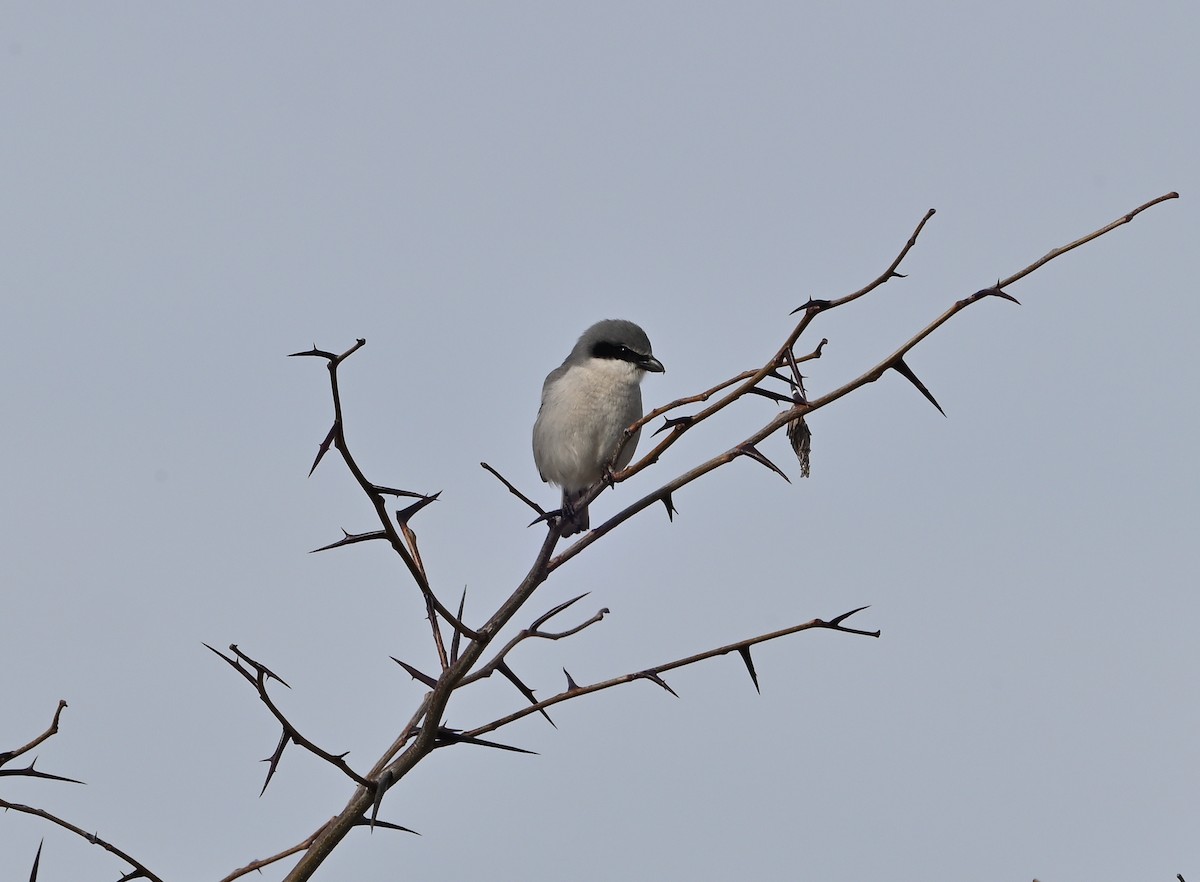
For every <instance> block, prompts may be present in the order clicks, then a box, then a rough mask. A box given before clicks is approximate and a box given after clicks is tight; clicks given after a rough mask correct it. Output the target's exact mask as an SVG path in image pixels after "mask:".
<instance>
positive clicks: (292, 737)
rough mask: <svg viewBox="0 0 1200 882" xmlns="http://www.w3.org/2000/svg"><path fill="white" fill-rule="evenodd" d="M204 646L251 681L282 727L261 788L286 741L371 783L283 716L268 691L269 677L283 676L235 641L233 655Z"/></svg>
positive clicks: (361, 781)
mask: <svg viewBox="0 0 1200 882" xmlns="http://www.w3.org/2000/svg"><path fill="white" fill-rule="evenodd" d="M204 646H205V647H206V648H207V649H209V650H210V651H211V652H212V653H213V654H214V655H216V656H217V657H218V658H220V659H221V660H222V661H224V662H225V663H226V664H228V665H229V666H230V667H231V668H233V669H234V670H235V671H237V672H238V674H240V675H241V677H242V679H244V680H246V682H248V683H250V685H252V686H253V687H254V689H255V691H256V692H257V693H258V698H259V700H260V701H261V702H262V703H263V704H264V705H265V706H266V708H267V710H269V711H270V712H271V716H273V717H274V718H275V720H276V722H278V723H279V725H280V726H282V727H283V735H282V736H281V737H280V740H279V744H278V746H277V747H276V748H275V752H274V753H273V754H272V755H271V756H270V757H268V759H267V762H268V763H269V764H270V765H269V766H268V769H267V780H266V782H265V783H264V784H263V791H265V790H266V789H267V784H269V783H270V781H271V777H272V776H273V775H274V774H275V769H276V767H277V766H278V765H279V760H280V758H281V757H282V756H283V751H284V748H285V747H287V743H288V742H289V741H290V742H291V743H293V744H296V745H299V746H300V747H303V748H304V749H305V750H307V751H308V752H309V753H311V754H312V755H313V756H316V757H319V758H320V759H323V760H324V761H325V762H327V763H329V764H330V765H331V766H333V767H334V768H336V769H337V770H338V771H340V772H341V773H342V774H344V775H345V776H346V777H348V778H350V779H351V780H353V781H355V782H356V783H358V784H360V785H362V786H364V787H371V786H373V785H372V784H371V782H370V781H369V780H367V779H366V778H365V777H363V776H362V775H360V774H359V773H358V772H356V771H354V769H352V768H350V766H349V765H348V764H347V763H346V759H345V757H346V754H344V753H341V754H332V753H330V752H329V751H327V750H324V749H323V748H321V747H318V746H317V745H316V744H314V743H313V742H312V741H310V740H309V739H308V738H306V737H305V736H304V735H303V734H301V732H300V730H299V729H298V728H296V726H295V724H293V723H292V722H291V720H289V719H288V718H287V717H286V716H285V715H284V713H283V711H281V710H280V709H279V706H278V705H276V704H275V701H274V699H272V698H271V695H270V693H269V692H268V691H267V681H268V679H275V680H279V682H280V683H283V684H284V685H285V686H286V685H287V684H286V683H284V681H283V680H282V678H280V677H278V676H276V675H275V674H274V673H272V672H271V670H270V669H269V668H268V667H267V666H266V665H264V664H262V663H261V662H257V661H255V660H254V659H252V658H250V656H248V655H246V654H245V653H244V652H242V651H241V650H240V649H238V647H237V644H230V646H229V650H230V652H232V653H233V654H234V656H235V657H233V658H231V657H230V656H227V655H225V654H224V653H223V652H221V651H220V650H217V649H213V647H211V646H209V645H208V644H207V643H205V644H204ZM242 661H244V662H246V664H248V665H250V667H251V668H253V669H254V671H253V673H251V671H249V670H247V669H246V668H245V667H243V666H242V664H241V662H242Z"/></svg>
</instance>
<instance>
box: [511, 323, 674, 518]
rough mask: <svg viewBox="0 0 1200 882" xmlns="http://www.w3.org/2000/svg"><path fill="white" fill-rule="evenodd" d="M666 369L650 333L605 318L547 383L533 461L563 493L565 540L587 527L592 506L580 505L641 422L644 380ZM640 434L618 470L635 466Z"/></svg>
mask: <svg viewBox="0 0 1200 882" xmlns="http://www.w3.org/2000/svg"><path fill="white" fill-rule="evenodd" d="M664 370H665V368H664V367H663V366H662V362H660V361H659V360H658V359H657V358H655V357H654V355H653V354H652V353H651V351H650V339H649V338H648V337H647V336H646V332H645V331H643V330H642V329H641V328H639V327H638V326H637V325H635V324H634V323H633V322H627V321H625V320H623V319H605V320H604V321H602V322H597V323H596V324H594V325H592V326H591V327H590V328H588V329H587V330H586V331H584V332H583V335H582V336H581V337H580V338H579V341H578V342H577V343H576V344H575V348H574V349H572V350H571V354H570V355H568V356H567V360H566V361H564V362H563V363H562V364H561V365H560V366H558V367H556V368H555V369H554V370H552V371H551V372H550V374H549V375H548V376H547V377H546V382H545V383H544V384H543V385H542V406H541V409H540V410H538V415H537V422H535V423H534V424H533V461H534V463H535V464H536V465H537V469H538V473H539V474H540V475H541V476H542V480H543V481H546V482H547V483H550V484H557V485H558V486H559V487H562V491H563V496H562V524H563V530H562V535H564V536H573V535H575V534H576V533H581V532H583V531H584V530H586V529H588V511H587V506H586V505H579V506H577V505H576V500H577V499H578V498H579V497H580V496H581V495H582V494H583V491H585V490H586V489H587V488H588V487H590V486H591V485H592V484H595V483H596V482H597V481H599V480H600V479H601V478H602V477H604V471H605V468H604V467H605V466H606V465H608V462H609V460H611V459H612V457H613V454H614V453H616V452H617V445H619V444H620V443H621V440H622V438H623V436H624V432H625V430H626V429H627V428H629V427H630V426H631V425H633V423H635V422H636V421H637V420H640V419H641V418H642V390H641V382H642V377H643V376H645V375H646V372H647V371H653V372H655V373H661V372H662V371H664ZM640 434H641V430H640V429H639V430H638V431H637V432H635V433H634V434H633V436H632V437H631V438H630V439H629V443H628V444H626V445H625V447H624V448H623V449H622V450H621V455H620V456H619V457H618V458H617V461H616V462H615V463H614V468H616V469H623V468H625V466H627V465H629V461H630V460H631V459H633V451H634V448H636V447H637V442H638V435H640Z"/></svg>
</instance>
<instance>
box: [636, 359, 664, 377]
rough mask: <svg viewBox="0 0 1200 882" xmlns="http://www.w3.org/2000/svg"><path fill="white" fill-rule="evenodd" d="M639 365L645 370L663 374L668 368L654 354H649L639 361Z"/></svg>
mask: <svg viewBox="0 0 1200 882" xmlns="http://www.w3.org/2000/svg"><path fill="white" fill-rule="evenodd" d="M638 367H640V368H641V369H642V370H644V371H649V372H650V373H652V374H661V373H664V372H666V370H667V369H666V368H665V367H663V365H662V362H661V361H659V360H658V359H657V358H655V357H654V356H653V355H648V356H646V357H645V358H643V359H642V360H641V361H639V362H638Z"/></svg>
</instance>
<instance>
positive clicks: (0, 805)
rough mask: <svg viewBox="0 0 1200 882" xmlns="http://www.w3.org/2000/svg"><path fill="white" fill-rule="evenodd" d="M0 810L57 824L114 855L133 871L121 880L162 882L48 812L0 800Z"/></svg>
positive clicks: (114, 848) (110, 846)
mask: <svg viewBox="0 0 1200 882" xmlns="http://www.w3.org/2000/svg"><path fill="white" fill-rule="evenodd" d="M0 809H11V810H12V811H14V812H21V813H23V814H26V815H35V816H36V817H39V818H42V819H43V820H46V821H49V822H50V823H52V824H57V825H58V826H59V827H62V828H63V829H64V830H70V831H71V832H72V833H74V834H75V835H76V836H78V837H79V838H81V839H86V840H87V841H88V842H90V843H91V844H92V845H98V846H99V847H100V848H103V849H104V850H105V851H107V852H108V853H109V854H111V855H115V856H116V857H118V858H120V859H121V860H123V861H125V863H127V864H129V866H131V867H133V871H132V872H130V873H126V874H125V875H124V876H123V877H122V879H147V880H149V882H163V879H162V877H161V876H158V875H156V874H155V873H152V872H151V871H150V870H149V869H148V868H147V867H146V865H145V864H143V863H142V862H141V861H138V860H135V859H134V858H132V857H130V856H129V854H128V853H126V852H124V851H122V850H121V849H119V848H117V846H115V845H113V844H112V843H111V842H109V841H107V840H106V839H101V838H100V835H99V834H97V833H89V832H87V831H86V830H84V829H83V828H81V827H76V826H75V825H74V824H72V823H70V822H68V821H64V820H63V819H62V818H60V817H58V816H57V815H53V814H51V813H50V812H48V811H46V810H45V809H40V808H34V807H33V806H28V805H21V804H20V803H16V802H9V801H8V800H6V799H0Z"/></svg>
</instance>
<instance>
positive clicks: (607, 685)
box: [464, 606, 880, 737]
mask: <svg viewBox="0 0 1200 882" xmlns="http://www.w3.org/2000/svg"><path fill="white" fill-rule="evenodd" d="M866 608H867V607H865V606H860V607H858V609H852V610H850V611H849V612H845V613H842V614H841V615H840V616H837V617H836V618H833V619H830V620H829V621H825V620H824V619H813V620H812V621H810V622H804V623H802V624H799V625H793V626H792V627H790V628H783V629H782V630H779V631H772V632H771V633H769V634H760V635H758V636H757V637H749V638H747V639H745V640H739V641H737V642H736V643H728V644H726V645H725V646H718V647H717V648H716V649H708V650H705V651H704V652H698V653H696V654H695V655H689V656H687V657H686V658H680V659H676V660H675V661H669V662H665V663H663V664H660V665H655V666H654V667H652V668H646V669H644V670H641V671H634V672H632V673H629V674H622V675H621V676H619V677H613V678H612V679H609V680H602V681H600V682H598V683H593V684H591V685H590V686H578V685H575V686H569V687H568V688H567V689H566V690H565V691H563V692H560V693H558V695H554V696H551V697H550V698H547V699H546V700H544V701H539V702H537V703H536V704H532V705H530V706H529V707H523V708H521V709H520V710H517V711H514V712H513V713H511V714H509V715H507V716H504V717H501V718H500V719H498V720H493V721H492V722H490V723H485V724H484V725H482V726H477V727H476V728H474V729H471V730H470V731H468V732H465V733H464V734H465V735H469V736H472V737H477V736H479V735H485V734H487V733H488V732H494V731H496V730H497V729H499V728H501V727H502V726H507V725H508V724H509V723H513V722H516V721H517V720H519V719H521V718H522V717H527V716H529V715H530V714H532V713H537V712H539V711H543V710H545V709H546V708H548V707H552V706H554V705H556V704H559V703H560V702H563V701H568V700H570V699H572V698H578V697H579V696H581V695H590V694H591V693H593V692H600V691H602V690H604V689H611V688H613V687H614V686H621V685H623V684H625V683H632V682H633V681H634V680H645V679H651V680H653V679H655V678H659V679H658V680H656V682H659V684H660V685H662V686H663V687H664V688H668V687H666V686H665V684H663V683H661V676H662V674H664V673H666V672H667V671H673V670H675V669H676V668H683V667H687V666H688V665H694V664H696V663H698V662H702V661H704V660H706V659H710V658H715V657H716V656H719V655H727V654H728V653H730V652H738V653H740V652H741V651H742V650H744V649H749V648H750V647H751V646H756V645H757V644H759V643H766V642H767V641H769V640H778V639H779V638H780V637H786V636H788V635H789V634H797V633H799V632H800V631H811V630H813V629H824V630H828V631H840V632H842V633H843V634H859V635H862V636H864V637H878V636H879V633H880V632H879V631H864V630H861V629H859V628H848V627H846V626H844V625H843V624H842V622H844V621H846V619H848V618H850V616H852V615H854V614H855V613H860V612H862V611H863V610H864V609H866ZM755 685H756V686H757V680H756V681H755ZM668 691H670V690H669V689H668Z"/></svg>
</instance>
